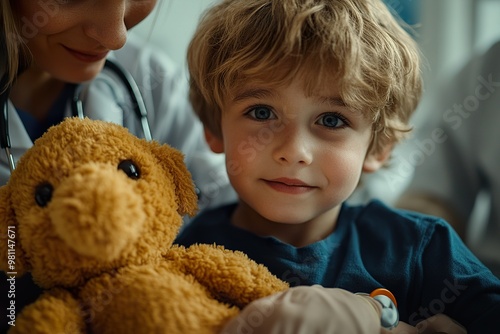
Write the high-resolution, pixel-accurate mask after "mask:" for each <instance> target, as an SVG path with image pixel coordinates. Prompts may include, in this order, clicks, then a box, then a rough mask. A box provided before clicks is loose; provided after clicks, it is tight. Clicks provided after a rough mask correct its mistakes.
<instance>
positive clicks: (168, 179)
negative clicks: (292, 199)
mask: <svg viewBox="0 0 500 334" xmlns="http://www.w3.org/2000/svg"><path fill="white" fill-rule="evenodd" d="M183 158H184V157H183V155H182V154H181V153H180V152H179V151H177V150H176V149H174V148H172V147H170V146H168V145H166V144H163V145H162V144H159V143H158V142H155V141H146V140H144V139H139V138H137V137H135V136H134V135H132V134H131V133H130V132H129V131H128V130H127V129H125V128H124V127H122V126H120V125H117V124H112V123H108V122H104V121H97V120H90V119H88V118H85V119H79V118H67V119H66V120H64V121H63V122H61V123H59V124H58V125H55V126H52V127H51V128H50V129H49V130H48V131H47V132H46V133H45V134H44V135H43V136H42V137H41V138H39V139H38V140H36V141H35V143H34V146H33V147H32V148H31V149H29V150H28V151H27V152H26V153H25V154H24V155H23V156H22V157H21V159H20V160H19V162H18V164H17V167H16V169H15V170H14V171H13V173H12V175H11V177H10V180H9V182H8V183H7V184H6V185H5V186H3V187H1V188H0V229H1V231H0V233H1V234H2V235H4V236H8V241H9V242H2V243H1V246H0V257H1V258H2V259H7V258H9V259H10V260H9V261H1V264H0V266H1V267H0V269H1V270H3V271H5V272H7V274H8V275H18V276H19V275H22V274H23V273H26V272H30V273H31V275H32V277H33V280H34V281H35V282H36V283H37V285H39V286H40V287H41V288H42V289H43V291H44V292H43V294H42V295H41V296H39V297H38V298H37V299H36V301H35V302H34V303H32V304H30V305H28V306H26V307H25V308H24V309H23V310H22V311H21V313H20V314H18V315H17V317H16V318H15V326H12V327H11V329H10V332H9V333H30V334H35V333H72V334H73V333H169V334H175V333H183V334H186V333H196V334H203V333H207V334H208V333H219V331H220V330H221V329H222V328H223V326H224V324H225V323H226V322H227V321H228V320H230V319H231V318H233V317H235V316H236V315H238V313H239V312H240V310H241V309H242V308H243V307H244V306H245V305H247V304H249V303H250V302H251V301H253V300H256V299H258V298H261V297H265V296H269V295H271V294H274V293H277V292H279V291H284V290H286V289H287V288H288V285H287V283H285V282H283V281H281V280H280V279H278V278H276V277H275V276H273V275H272V274H271V273H270V272H269V271H268V270H267V268H266V267H264V266H263V265H259V264H257V263H255V262H254V261H252V260H250V259H249V258H248V257H247V256H246V255H245V254H243V253H241V252H236V251H229V250H226V249H224V248H223V247H221V246H216V245H201V244H199V245H193V246H191V247H189V248H184V247H182V246H178V245H175V244H174V240H175V238H176V236H177V234H178V232H179V229H180V228H181V226H182V224H183V216H184V215H186V214H189V215H193V214H194V213H195V211H196V209H197V196H196V192H195V187H194V184H193V181H192V179H191V176H190V174H189V172H188V170H187V168H186V166H185V164H184V161H183Z"/></svg>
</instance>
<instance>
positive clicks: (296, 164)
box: [178, 0, 500, 333]
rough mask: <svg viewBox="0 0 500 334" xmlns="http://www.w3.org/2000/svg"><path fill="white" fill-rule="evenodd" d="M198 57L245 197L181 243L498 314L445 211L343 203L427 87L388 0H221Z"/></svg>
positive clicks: (411, 302) (489, 283) (415, 299)
mask: <svg viewBox="0 0 500 334" xmlns="http://www.w3.org/2000/svg"><path fill="white" fill-rule="evenodd" d="M188 65H189V70H190V75H191V101H192V103H193V105H194V108H195V110H196V112H197V113H198V115H199V117H200V119H201V120H202V121H203V123H204V125H205V134H206V139H207V142H208V144H209V146H210V147H211V148H212V150H213V151H215V152H224V153H225V154H226V167H227V172H228V175H229V178H230V181H231V183H232V185H233V187H234V189H235V190H236V192H237V193H238V195H239V202H238V203H234V204H232V205H228V206H223V207H220V208H218V209H215V210H212V211H208V212H206V213H202V214H201V215H200V216H199V217H198V218H197V219H196V220H195V221H193V222H192V223H191V224H190V225H188V226H187V227H186V228H185V230H184V231H183V233H182V234H181V235H180V237H179V239H178V243H180V244H183V245H186V246H188V245H190V244H193V243H217V244H220V245H224V246H225V247H226V248H228V249H233V250H240V251H243V252H245V253H247V254H248V255H249V257H250V258H252V259H254V260H255V261H257V262H259V263H262V264H264V265H266V266H267V267H268V268H269V269H270V270H271V272H273V273H274V274H275V275H276V276H278V277H279V278H281V279H284V280H286V281H288V282H289V283H290V284H291V285H292V286H296V285H314V284H319V285H322V286H323V287H326V288H341V289H344V290H347V291H350V292H360V291H361V292H370V291H372V290H374V289H376V288H379V287H384V288H387V289H388V290H390V291H391V292H392V293H393V294H394V295H395V296H396V299H397V306H398V310H399V315H400V319H401V320H402V321H404V322H407V323H409V324H410V325H412V326H415V325H416V324H417V323H419V322H420V321H422V320H423V319H426V318H429V317H431V316H432V315H434V314H440V313H443V314H445V315H447V316H448V317H450V318H452V319H455V320H457V321H458V322H460V323H461V324H462V325H464V326H465V327H466V328H467V330H468V332H469V333H487V332H488V331H491V330H493V328H495V327H493V324H498V319H499V316H500V282H499V281H498V280H497V279H496V278H495V277H494V276H493V275H492V274H491V272H490V271H489V270H487V269H486V268H485V267H484V266H483V265H482V264H481V263H480V262H479V261H478V260H477V259H476V258H475V257H474V256H473V255H472V254H471V253H470V252H469V250H468V249H467V248H466V247H465V246H464V245H463V244H462V242H461V241H460V239H459V238H458V237H457V235H456V234H455V233H454V232H453V230H452V229H450V228H449V226H448V225H447V224H446V223H445V222H444V221H443V220H441V219H438V218H433V217H429V216H423V215H419V214H416V213H412V212H405V211H397V210H394V209H391V208H388V207H386V206H384V205H383V204H382V203H381V202H379V201H373V202H371V203H369V204H368V205H366V206H356V207H352V206H348V205H347V204H345V203H344V201H345V200H346V199H347V198H348V197H349V196H350V195H351V193H352V192H353V191H354V189H355V188H356V186H357V184H358V181H359V178H360V175H361V173H362V172H374V171H376V170H378V169H379V168H381V167H382V166H383V165H384V163H385V162H386V161H387V159H388V158H389V156H390V152H391V149H392V148H393V146H394V145H395V144H396V143H397V142H398V141H399V140H400V139H401V138H402V137H404V134H405V133H407V132H408V131H409V129H408V124H407V123H408V119H409V117H410V115H411V114H412V112H413V111H414V109H415V107H416V105H417V103H418V100H419V98H420V94H421V77H420V68H419V66H420V65H419V53H418V49H417V47H416V46H415V43H414V41H413V40H412V38H411V37H410V36H409V35H408V34H407V33H406V32H405V31H404V30H403V29H402V28H401V27H400V26H399V25H398V23H397V22H396V20H395V19H394V18H393V17H392V15H391V13H390V12H389V11H388V10H387V8H386V7H385V5H384V4H383V3H382V1H379V0H281V1H272V0H253V1H249V0H226V1H222V2H220V3H219V4H218V5H215V6H214V7H212V8H211V9H210V10H209V11H208V12H207V13H206V14H205V15H204V17H203V18H202V20H201V22H200V25H199V27H198V29H197V31H196V33H195V35H194V38H193V40H192V42H191V44H190V47H189V51H188ZM325 290H327V289H325ZM352 296H353V298H355V297H357V296H355V295H352ZM257 332H258V331H257Z"/></svg>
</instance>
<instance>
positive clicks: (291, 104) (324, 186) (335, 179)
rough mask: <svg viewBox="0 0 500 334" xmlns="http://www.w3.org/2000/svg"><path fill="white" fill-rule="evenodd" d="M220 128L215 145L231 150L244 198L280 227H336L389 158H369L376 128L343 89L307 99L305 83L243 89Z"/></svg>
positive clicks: (233, 175)
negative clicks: (319, 223) (364, 178)
mask: <svg viewBox="0 0 500 334" xmlns="http://www.w3.org/2000/svg"><path fill="white" fill-rule="evenodd" d="M221 127H222V138H217V137H214V136H212V135H211V134H210V133H208V134H207V139H208V143H209V145H210V146H211V148H212V149H213V150H214V151H216V152H225V154H226V166H227V171H228V174H229V178H230V180H231V183H232V185H233V186H234V188H235V190H236V191H237V193H238V194H239V197H240V199H241V200H242V201H243V202H245V203H246V204H248V205H249V206H250V207H251V208H253V210H255V211H257V212H258V214H259V215H261V216H263V217H264V218H265V219H267V220H271V221H273V222H280V223H287V224H300V223H302V222H308V221H311V220H316V219H318V218H320V217H328V219H332V218H333V219H334V221H335V219H336V215H337V214H338V209H339V205H340V204H341V203H342V202H343V201H344V200H345V199H347V198H348V197H349V196H350V195H351V193H352V192H353V191H354V189H355V187H356V186H357V184H358V181H359V178H360V175H361V172H362V170H365V171H368V172H370V171H374V170H376V169H378V168H379V167H380V166H381V165H382V163H383V161H384V160H385V156H372V155H368V156H367V151H368V147H369V144H370V140H371V136H372V124H371V122H370V120H369V119H367V118H366V117H365V116H363V115H362V113H361V112H359V111H353V110H351V109H349V108H348V107H346V106H345V105H344V103H343V101H342V100H341V99H340V97H339V94H338V90H337V89H336V88H332V87H329V88H328V89H327V90H324V91H319V92H316V93H315V94H314V95H313V96H306V92H305V91H304V89H303V88H302V81H301V80H298V79H296V80H294V81H293V82H292V83H291V84H290V85H289V86H287V87H279V88H276V87H270V86H266V85H265V84H254V85H248V86H245V87H243V89H241V90H239V91H238V92H236V93H235V94H234V96H231V97H230V98H228V99H226V101H225V104H224V108H223V112H222V123H221ZM332 214H333V216H332Z"/></svg>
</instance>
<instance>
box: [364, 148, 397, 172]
mask: <svg viewBox="0 0 500 334" xmlns="http://www.w3.org/2000/svg"><path fill="white" fill-rule="evenodd" d="M392 148H393V145H392V144H391V145H386V146H385V147H384V148H383V149H382V150H381V151H379V152H370V153H368V154H367V155H366V157H365V161H364V163H363V172H365V173H373V172H376V171H377V170H379V169H380V168H381V167H382V166H383V165H384V163H385V162H386V161H387V159H389V157H390V156H391V152H392Z"/></svg>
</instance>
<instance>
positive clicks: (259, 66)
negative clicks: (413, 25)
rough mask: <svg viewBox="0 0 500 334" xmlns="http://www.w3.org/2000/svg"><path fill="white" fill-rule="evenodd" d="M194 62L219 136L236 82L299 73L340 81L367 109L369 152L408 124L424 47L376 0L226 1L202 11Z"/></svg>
mask: <svg viewBox="0 0 500 334" xmlns="http://www.w3.org/2000/svg"><path fill="white" fill-rule="evenodd" d="M188 67H189V74H190V99H191V102H192V104H193V107H194V109H195V111H196V113H197V114H198V116H199V117H200V119H201V121H202V122H203V123H204V124H205V126H206V127H207V128H208V130H210V131H211V132H212V133H213V134H214V135H217V136H221V128H220V122H221V113H222V105H223V101H224V99H225V98H227V97H228V96H230V94H233V93H234V92H235V91H237V90H238V87H239V86H241V85H242V84H245V83H247V82H248V81H249V80H259V79H260V80H262V79H265V80H266V83H270V84H276V85H280V84H283V83H286V82H288V81H290V80H291V79H292V78H293V77H295V76H297V75H303V76H302V77H301V78H303V79H305V88H306V89H307V91H308V92H309V93H311V92H313V91H314V90H315V89H317V88H318V87H319V86H321V85H328V84H329V83H332V82H335V84H337V85H338V86H339V89H340V97H341V98H342V99H343V101H344V102H345V103H346V104H347V106H348V107H350V108H353V109H355V110H360V111H361V112H363V113H365V114H366V115H367V116H368V117H371V119H372V120H373V136H372V143H371V148H370V152H371V153H378V152H381V151H382V150H383V149H384V148H385V147H387V145H391V144H394V143H396V142H398V141H399V140H400V139H401V138H402V137H403V136H404V134H405V133H406V132H408V131H409V126H408V121H409V118H410V115H411V114H412V112H413V111H414V110H415V108H416V106H417V104H418V101H419V99H420V95H421V91H422V82H421V73H420V54H419V50H418V47H417V46H416V43H415V41H414V40H413V39H412V37H411V36H410V35H409V34H408V33H407V32H406V31H405V30H404V29H403V28H402V26H401V25H400V24H399V23H398V21H397V20H396V19H395V18H394V17H393V15H392V14H391V12H390V11H389V10H388V8H387V7H386V6H385V5H384V4H383V2H382V1H380V0H280V1H274V0H223V1H221V2H220V3H218V4H217V5H215V6H213V7H211V8H210V9H208V10H207V11H206V12H205V14H204V15H203V17H202V19H201V21H200V23H199V25H198V28H197V30H196V32H195V34H194V37H193V39H192V41H191V43H190V45H189V48H188Z"/></svg>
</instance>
